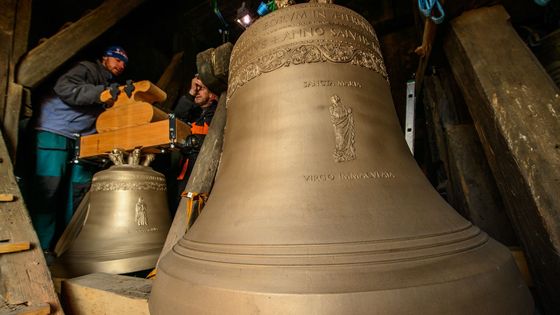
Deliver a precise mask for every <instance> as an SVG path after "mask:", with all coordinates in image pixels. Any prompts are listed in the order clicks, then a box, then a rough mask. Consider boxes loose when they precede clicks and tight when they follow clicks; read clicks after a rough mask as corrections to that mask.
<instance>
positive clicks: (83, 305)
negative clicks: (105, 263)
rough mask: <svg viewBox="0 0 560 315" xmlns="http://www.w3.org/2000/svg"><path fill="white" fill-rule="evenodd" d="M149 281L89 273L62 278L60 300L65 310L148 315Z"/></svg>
mask: <svg viewBox="0 0 560 315" xmlns="http://www.w3.org/2000/svg"><path fill="white" fill-rule="evenodd" d="M151 290H152V281H151V280H147V279H142V278H135V277H128V276H121V275H110V274H104V273H93V274H89V275H85V276H82V277H78V278H73V279H69V280H64V281H62V294H61V295H62V299H63V301H64V305H65V309H66V311H67V312H68V313H70V314H74V315H81V314H83V315H89V314H137V315H149V314H150V312H149V310H148V297H149V295H150V292H151Z"/></svg>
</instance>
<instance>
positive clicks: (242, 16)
mask: <svg viewBox="0 0 560 315" xmlns="http://www.w3.org/2000/svg"><path fill="white" fill-rule="evenodd" d="M235 21H236V22H237V23H239V25H241V27H243V28H247V27H249V25H251V23H253V17H252V16H251V11H249V9H247V7H246V6H245V1H243V2H242V3H241V7H239V9H237V19H236V20H235Z"/></svg>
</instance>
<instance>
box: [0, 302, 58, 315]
mask: <svg viewBox="0 0 560 315" xmlns="http://www.w3.org/2000/svg"><path fill="white" fill-rule="evenodd" d="M0 314H2V315H49V314H51V306H50V305H49V304H47V303H43V304H40V305H32V306H25V305H18V306H15V307H10V308H8V309H7V310H6V311H5V312H4V311H2V309H1V308H0Z"/></svg>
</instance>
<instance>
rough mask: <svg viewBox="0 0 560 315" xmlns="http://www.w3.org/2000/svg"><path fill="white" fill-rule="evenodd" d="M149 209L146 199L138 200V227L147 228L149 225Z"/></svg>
mask: <svg viewBox="0 0 560 315" xmlns="http://www.w3.org/2000/svg"><path fill="white" fill-rule="evenodd" d="M147 210H148V207H147V206H146V203H145V202H144V198H142V197H140V198H138V202H136V224H138V226H146V225H148V212H147Z"/></svg>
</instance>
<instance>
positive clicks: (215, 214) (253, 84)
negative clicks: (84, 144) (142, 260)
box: [149, 4, 533, 315]
mask: <svg viewBox="0 0 560 315" xmlns="http://www.w3.org/2000/svg"><path fill="white" fill-rule="evenodd" d="M230 65H231V66H230V80H229V82H230V86H229V90H228V97H229V99H228V102H227V106H228V120H227V125H226V135H225V137H226V138H225V142H224V143H225V145H224V150H223V156H222V160H221V164H220V168H219V171H218V175H217V178H216V182H215V186H214V188H213V191H212V194H211V196H210V198H209V200H208V204H207V206H206V208H205V209H204V211H203V212H202V214H201V216H200V217H199V218H198V220H197V222H196V223H195V224H194V226H193V227H192V228H191V230H189V232H188V233H187V234H186V235H185V236H184V238H183V239H182V240H180V241H179V242H178V243H177V244H176V245H175V247H174V248H173V250H172V251H170V252H169V254H167V255H166V256H165V257H164V258H163V259H162V260H161V261H160V263H159V265H158V266H159V268H158V275H157V279H156V280H155V282H154V284H153V288H152V294H151V297H150V301H149V303H150V311H151V314H166V315H169V314H532V313H533V302H532V298H531V296H530V293H529V291H528V289H527V287H526V286H525V284H524V282H523V280H522V279H521V276H520V273H519V271H518V270H517V267H516V265H515V262H514V260H513V259H512V256H511V254H510V252H509V251H508V249H507V248H505V247H504V246H502V245H500V244H499V243H497V242H496V241H494V240H493V239H491V238H489V237H488V235H487V234H486V233H484V232H482V231H481V230H480V229H478V228H477V227H475V226H473V225H472V224H471V223H470V222H468V221H466V220H465V219H463V218H462V217H461V216H460V215H458V214H457V213H456V211H454V210H453V209H452V208H451V207H450V206H449V205H448V204H447V203H445V201H444V200H443V199H442V198H441V197H440V196H439V195H438V194H437V192H436V191H435V190H434V189H433V188H432V186H431V185H430V183H429V182H428V181H427V180H426V178H425V176H424V175H423V173H422V172H421V171H420V169H419V168H418V166H417V165H416V163H415V161H414V159H413V158H412V156H411V154H410V152H409V151H408V148H407V146H406V144H405V141H404V136H403V133H402V132H401V130H400V127H399V123H398V120H397V117H396V114H395V110H394V107H393V104H392V100H391V93H390V90H389V84H388V79H387V73H386V71H385V68H384V65H383V61H382V56H381V53H380V51H379V43H378V40H377V38H376V35H375V33H374V31H373V29H372V27H371V25H370V24H369V23H368V22H367V21H366V20H365V19H364V18H362V17H361V16H359V15H358V14H356V13H355V12H353V11H351V10H349V9H346V8H343V7H340V6H336V5H330V4H298V5H294V6H290V7H288V8H285V9H281V10H278V11H275V12H273V13H271V14H269V15H267V16H265V17H264V18H262V19H260V20H258V21H257V22H256V23H255V24H254V25H253V26H251V27H250V28H249V29H248V30H247V31H245V33H244V34H243V35H242V36H241V37H240V39H239V40H238V42H237V43H236V45H235V47H234V49H233V52H232V58H231V63H230Z"/></svg>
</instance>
